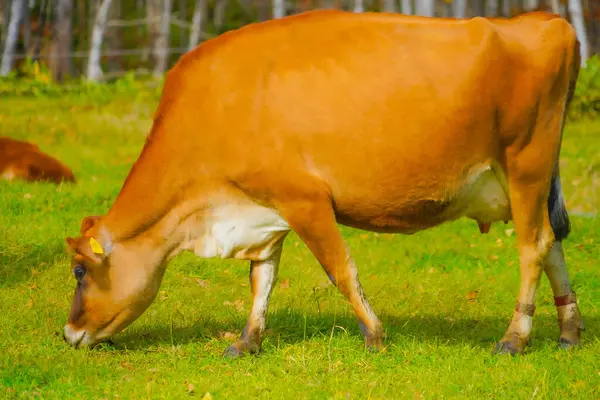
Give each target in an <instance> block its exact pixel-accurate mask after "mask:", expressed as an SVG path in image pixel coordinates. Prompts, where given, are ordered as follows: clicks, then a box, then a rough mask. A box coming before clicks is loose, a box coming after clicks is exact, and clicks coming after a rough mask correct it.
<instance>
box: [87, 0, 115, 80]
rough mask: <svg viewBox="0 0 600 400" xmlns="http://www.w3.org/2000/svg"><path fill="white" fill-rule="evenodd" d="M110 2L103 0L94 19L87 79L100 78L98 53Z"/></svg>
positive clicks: (100, 48) (100, 50)
mask: <svg viewBox="0 0 600 400" xmlns="http://www.w3.org/2000/svg"><path fill="white" fill-rule="evenodd" d="M111 3H112V0H103V1H102V4H101V5H100V8H99V9H98V12H97V13H96V18H95V20H94V30H93V31H92V42H91V44H90V58H89V60H88V68H87V79H88V80H90V81H98V80H100V79H101V78H102V68H101V67H100V53H101V52H102V42H103V40H104V31H105V29H106V20H107V19H108V10H109V9H110V5H111Z"/></svg>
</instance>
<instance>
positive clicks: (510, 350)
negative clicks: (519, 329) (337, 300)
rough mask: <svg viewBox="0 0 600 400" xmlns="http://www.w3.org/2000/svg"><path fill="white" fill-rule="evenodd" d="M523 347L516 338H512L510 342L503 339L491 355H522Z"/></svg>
mask: <svg viewBox="0 0 600 400" xmlns="http://www.w3.org/2000/svg"><path fill="white" fill-rule="evenodd" d="M524 351H525V346H524V345H523V344H522V342H521V341H520V340H519V338H518V336H516V335H515V336H513V337H512V338H511V340H506V339H503V340H501V341H500V342H498V343H497V344H496V346H495V347H494V350H493V351H492V354H510V355H511V356H514V355H517V354H523V353H524Z"/></svg>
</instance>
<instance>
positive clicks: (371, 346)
mask: <svg viewBox="0 0 600 400" xmlns="http://www.w3.org/2000/svg"><path fill="white" fill-rule="evenodd" d="M365 348H366V349H367V350H368V351H369V352H371V353H383V352H385V349H386V348H385V346H384V345H383V338H382V337H380V336H379V337H371V338H369V337H367V338H365Z"/></svg>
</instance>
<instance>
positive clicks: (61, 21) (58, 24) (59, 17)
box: [51, 0, 73, 82]
mask: <svg viewBox="0 0 600 400" xmlns="http://www.w3.org/2000/svg"><path fill="white" fill-rule="evenodd" d="M55 6H56V8H55V15H56V17H55V21H54V27H53V30H54V43H53V46H52V56H51V58H52V60H53V61H52V63H51V64H52V77H53V78H54V80H56V81H57V82H62V81H64V80H65V78H66V77H68V76H71V75H72V72H73V62H72V60H71V58H70V54H69V53H70V51H71V44H72V40H73V37H72V30H71V24H72V22H71V15H72V12H73V0H56V2H55Z"/></svg>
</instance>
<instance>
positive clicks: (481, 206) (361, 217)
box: [338, 164, 512, 234]
mask: <svg viewBox="0 0 600 400" xmlns="http://www.w3.org/2000/svg"><path fill="white" fill-rule="evenodd" d="M390 197H392V196H383V198H385V199H389V198H390ZM420 197H421V198H419V196H415V195H414V193H413V194H412V197H411V199H410V200H407V199H404V198H403V197H402V194H397V195H396V196H395V198H394V201H395V202H396V204H397V207H395V208H393V207H391V208H390V207H389V206H388V207H387V209H386V211H385V212H374V213H373V212H366V213H365V212H361V208H360V207H356V204H355V205H354V207H353V211H354V212H352V213H348V212H343V211H342V212H339V213H338V221H339V222H341V223H342V224H344V225H348V226H352V227H356V228H359V229H365V230H371V231H376V232H387V233H404V234H412V233H415V232H418V231H421V230H424V229H428V228H431V227H434V226H437V225H440V224H442V223H444V222H447V221H453V220H456V219H458V218H461V217H467V218H471V219H474V220H476V221H478V222H479V223H480V225H481V224H489V223H491V222H494V221H508V220H512V216H511V211H510V201H509V197H508V188H507V185H506V181H505V177H504V175H503V173H502V171H501V169H500V168H499V167H497V168H493V167H492V166H491V165H489V164H483V165H479V166H477V167H475V168H472V169H471V172H470V173H469V174H467V176H466V178H465V179H464V181H463V182H462V184H461V185H459V188H458V189H457V190H455V191H454V193H453V194H452V195H451V196H449V197H446V198H443V199H435V198H431V193H429V192H424V193H422V196H420ZM371 205H372V204H369V207H364V210H366V209H369V210H373V209H374V208H373V207H371ZM379 209H383V207H381V208H379Z"/></svg>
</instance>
